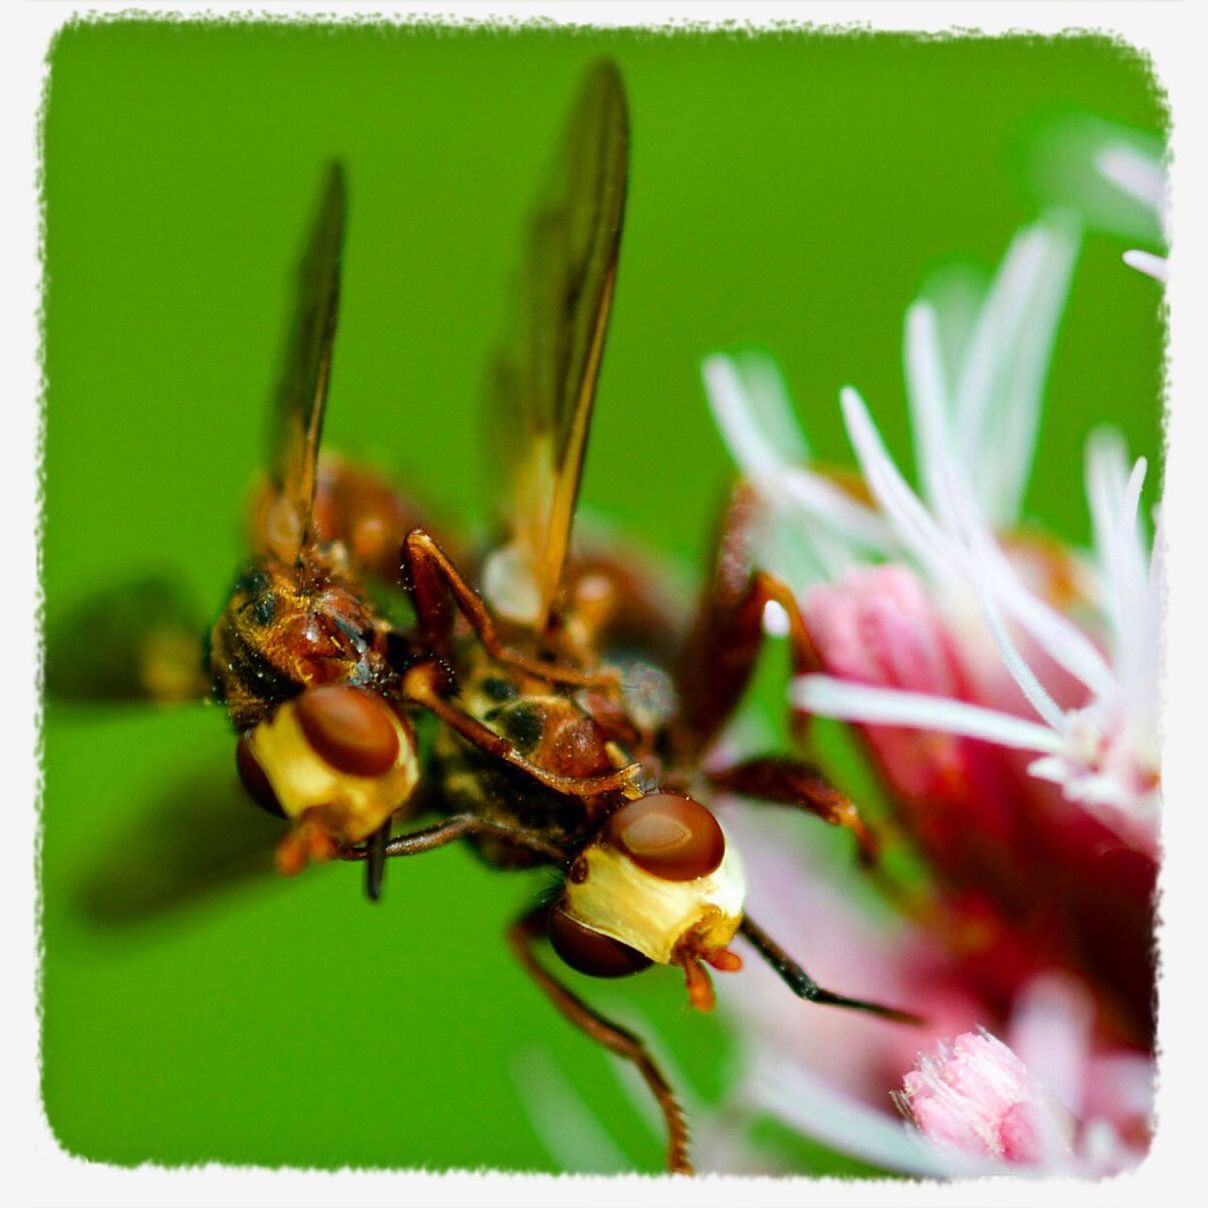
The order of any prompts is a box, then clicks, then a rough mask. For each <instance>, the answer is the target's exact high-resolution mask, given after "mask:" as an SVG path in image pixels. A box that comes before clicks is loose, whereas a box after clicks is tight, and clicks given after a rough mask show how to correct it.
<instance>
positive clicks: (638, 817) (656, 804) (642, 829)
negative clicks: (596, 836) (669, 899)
mask: <svg viewBox="0 0 1208 1208" xmlns="http://www.w3.org/2000/svg"><path fill="white" fill-rule="evenodd" d="M601 838H602V840H603V842H604V843H605V844H607V845H609V846H612V847H616V848H617V849H618V850H620V851H622V852H624V854H625V855H627V856H628V857H629V858H630V859H631V860H632V861H633V862H634V863H635V864H636V865H637V866H638V867H639V868H641V869H644V870H645V871H646V872H648V873H650V874H651V875H652V876H655V877H660V878H662V879H663V880H664V881H695V880H696V879H697V878H698V877H707V876H708V875H709V874H710V873H711V872H714V871H716V870H717V868H718V867H719V866H720V865H721V862H722V857H723V856H724V855H725V854H726V839H725V836H724V835H723V834H722V829H721V826H720V825H719V824H718V821H717V819H716V818H714V817H713V815H712V814H711V813H710V812H709V811H708V810H707V809H705V807H704V806H703V805H701V804H700V803H699V802H697V801H693V800H692V798H691V797H680V796H677V795H676V794H675V793H653V794H651V795H650V796H649V797H641V798H639V799H638V800H637V801H632V802H630V803H629V804H628V805H625V806H623V807H622V808H621V809H619V810H617V812H616V813H615V814H613V815H612V817H611V818H609V819H608V822H607V824H606V825H605V828H604V833H603V835H602V836H601Z"/></svg>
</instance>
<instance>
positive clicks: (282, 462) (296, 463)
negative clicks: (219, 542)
mask: <svg viewBox="0 0 1208 1208" xmlns="http://www.w3.org/2000/svg"><path fill="white" fill-rule="evenodd" d="M344 216H345V194H344V173H343V169H342V168H341V167H340V165H339V164H337V163H333V164H331V165H330V167H329V168H328V170H327V175H326V178H325V181H324V186H323V194H322V198H321V200H320V203H319V209H318V214H317V216H316V218H315V222H314V226H313V228H312V230H311V235H310V241H309V243H308V245H307V249H306V254H305V256H304V258H303V260H302V264H301V266H300V269H299V274H298V301H297V307H296V309H295V312H294V318H293V326H292V329H291V331H290V336H289V343H288V345H287V347H286V358H285V368H284V372H283V373H282V375H281V382H280V386H279V388H278V395H277V407H276V412H275V414H274V417H273V433H272V452H271V462H270V474H271V486H272V488H273V490H274V492H275V494H276V501H275V503H274V506H273V508H272V513H271V516H270V518H269V521H268V523H267V524H266V525H265V535H264V540H265V543H266V544H267V545H268V546H269V548H270V550H271V551H272V552H273V553H275V554H277V555H278V556H279V557H281V558H283V559H285V560H289V559H292V558H293V557H294V555H295V554H297V552H298V550H299V549H301V547H302V546H303V545H304V544H305V543H306V541H307V540H308V539H309V538H310V537H311V535H312V534H311V532H310V528H311V511H312V508H313V507H314V498H315V485H316V481H317V477H318V459H319V438H320V436H321V435H322V430H323V411H324V408H325V406H326V402H327V387H328V382H329V380H330V376H331V350H332V344H333V342H334V340H335V333H336V313H337V310H338V306H339V296H340V254H341V249H342V247H343V242H344Z"/></svg>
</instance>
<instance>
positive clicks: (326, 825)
mask: <svg viewBox="0 0 1208 1208" xmlns="http://www.w3.org/2000/svg"><path fill="white" fill-rule="evenodd" d="M237 762H238V766H239V772H240V776H241V778H242V780H243V782H244V785H245V786H246V787H247V789H248V791H249V793H250V794H251V796H252V797H253V799H255V800H256V801H257V802H258V803H259V804H261V805H263V806H264V807H265V808H266V809H269V810H271V811H273V812H274V813H279V814H281V815H282V816H283V817H285V818H287V819H289V820H290V821H291V822H293V823H294V828H293V830H292V831H291V833H290V835H289V836H288V837H287V838H286V840H285V841H284V843H283V844H282V846H281V848H280V849H279V851H278V864H279V865H280V866H281V868H282V869H283V871H286V872H296V871H297V870H298V869H299V868H301V867H302V865H303V864H305V863H306V861H307V860H308V859H322V858H324V857H325V856H327V855H330V854H331V847H332V845H334V844H345V843H359V842H361V841H363V840H364V839H367V838H368V837H369V836H370V835H372V834H373V833H374V832H375V831H377V830H379V829H380V828H381V827H382V826H384V825H385V824H386V823H387V822H388V821H389V819H390V817H391V815H393V814H394V813H395V812H397V811H398V810H399V809H401V808H402V807H403V806H405V805H406V804H407V802H408V801H409V799H410V797H411V794H412V792H413V791H414V789H415V786H416V784H417V783H418V781H419V760H418V757H417V753H416V746H415V736H414V734H413V733H412V730H411V726H410V725H409V724H408V722H407V721H406V719H405V718H403V717H402V716H401V715H400V714H399V713H398V712H396V711H395V709H394V708H393V707H392V706H391V705H390V704H389V702H387V701H386V700H385V699H383V698H382V697H380V696H378V695H377V694H375V693H372V692H368V691H364V690H362V689H359V688H352V687H349V686H348V685H345V684H336V685H328V686H326V687H319V688H311V689H309V690H307V691H306V692H303V693H302V694H301V695H299V696H296V697H294V698H293V699H292V700H289V701H286V702H285V703H284V704H283V705H281V706H280V708H278V709H277V711H276V712H275V713H274V714H273V716H272V717H271V718H269V720H267V721H263V722H261V723H260V724H259V725H257V726H256V727H255V728H254V729H253V730H252V731H251V732H250V733H249V734H247V735H245V736H244V738H242V739H241V740H240V743H239V750H238V754H237Z"/></svg>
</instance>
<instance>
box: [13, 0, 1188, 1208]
mask: <svg viewBox="0 0 1208 1208" xmlns="http://www.w3.org/2000/svg"><path fill="white" fill-rule="evenodd" d="M1196 8H1197V6H1196V5H1193V4H1183V3H1178V2H1176V0H1163V2H1157V3H1155V2H1153V0H1149V2H1142V0H1052V2H1042V0H1031V2H1026V0H982V2H981V3H971V2H969V0H930V2H914V0H880V2H879V3H878V2H875V0H873V2H861V0H852V2H849V3H833V2H831V3H796V4H794V3H759V2H758V0H753V2H750V3H747V4H745V5H738V4H726V3H718V2H686V0H683V2H680V3H673V2H666V0H665V2H663V3H639V2H637V0H629V2H623V0H617V2H615V3H592V2H583V3H574V4H570V3H556V2H554V0H548V2H547V3H545V4H536V3H528V4H525V3H507V2H503V3H473V2H463V3H447V4H440V3H429V4H428V5H422V4H421V5H415V4H407V3H389V2H388V0H384V2H382V3H378V4H363V3H357V2H352V3H348V2H335V3H327V4H324V3H314V4H302V3H296V2H284V0H278V2H274V0H269V2H268V3H262V4H260V5H258V6H256V7H245V6H241V5H235V4H221V3H212V4H192V3H170V2H168V3H158V4H145V3H133V2H130V0H128V2H126V3H113V4H106V3H99V4H92V5H80V4H76V3H69V2H66V0H24V2H23V3H20V4H11V5H9V6H6V7H5V9H4V12H3V29H4V33H3V37H2V38H0V44H2V49H0V89H2V90H3V99H4V108H3V114H4V117H3V124H2V128H3V137H4V143H3V158H2V159H0V163H3V164H4V166H5V171H4V177H5V181H6V187H5V190H4V194H3V199H4V213H3V220H4V221H3V223H2V224H0V231H2V232H3V234H2V238H3V241H4V248H5V250H4V255H3V258H0V264H2V265H3V266H4V282H3V291H2V292H3V312H2V313H0V320H2V327H0V330H3V331H4V332H5V333H6V339H5V349H6V351H7V352H8V353H9V355H8V357H7V362H8V363H7V365H6V378H5V387H6V389H5V393H6V394H7V395H8V396H9V405H8V407H7V412H8V414H7V415H6V425H7V426H8V431H7V434H6V437H5V440H4V442H3V447H2V449H0V458H2V459H3V460H2V463H0V466H2V469H0V489H2V490H3V500H2V502H3V508H2V512H0V514H3V516H4V525H5V532H4V536H5V541H4V545H3V547H2V548H4V549H5V551H7V554H8V558H7V562H8V566H6V572H8V573H10V574H11V575H12V576H13V577H14V578H15V579H16V582H15V583H14V584H13V586H12V588H11V589H10V590H9V591H8V592H6V593H5V595H4V620H5V632H6V634H8V635H9V642H8V646H9V656H8V657H9V660H10V662H9V665H8V667H7V668H6V672H7V682H8V683H9V684H10V685H17V687H16V688H15V689H14V690H13V691H12V706H11V708H9V709H8V710H6V712H7V714H8V716H7V717H6V718H5V732H6V734H7V735H8V741H7V742H6V750H5V755H6V759H7V763H8V766H10V767H11V768H12V778H11V781H10V791H9V793H8V794H6V796H7V797H8V800H7V802H6V809H7V817H6V826H5V835H4V842H3V845H2V850H3V859H4V862H5V867H4V876H3V878H2V879H0V901H2V905H3V909H2V912H0V918H2V919H3V942H4V962H3V968H4V970H5V971H6V974H7V976H6V979H5V980H6V982H7V988H6V990H5V993H4V996H3V999H2V1000H0V1011H2V1012H3V1014H2V1027H0V1034H2V1035H3V1037H4V1041H5V1049H6V1051H5V1054H4V1058H3V1061H2V1063H0V1070H3V1071H4V1072H3V1075H0V1080H2V1082H3V1087H2V1092H0V1094H2V1098H0V1103H2V1110H3V1115H2V1116H0V1137H3V1140H4V1146H3V1148H4V1156H5V1163H4V1179H3V1182H4V1185H5V1186H7V1187H8V1188H9V1194H10V1197H11V1199H10V1202H16V1203H29V1204H35V1205H43V1204H61V1203H72V1204H77V1203H86V1204H114V1205H142V1204H147V1205H159V1204H164V1203H172V1204H177V1205H193V1204H198V1205H201V1204H214V1203H218V1202H222V1203H224V1204H230V1203H246V1202H255V1203H257V1204H263V1205H277V1204H280V1205H283V1206H288V1208H305V1206H307V1205H326V1204H337V1203H338V1204H365V1205H377V1204H390V1203H396V1202H398V1201H399V1200H401V1199H406V1200H407V1201H409V1202H419V1203H425V1204H429V1203H431V1204H453V1203H465V1202H467V1201H482V1202H487V1201H489V1202H491V1203H502V1204H509V1203H515V1204H524V1205H541V1204H559V1205H562V1204H565V1203H566V1201H567V1200H568V1199H571V1200H573V1201H574V1203H575V1208H579V1206H580V1205H582V1206H587V1205H593V1204H606V1203H613V1202H615V1201H616V1200H617V1199H618V1198H620V1197H621V1196H624V1198H625V1199H626V1200H627V1201H631V1202H633V1203H635V1204H636V1203H641V1202H646V1201H651V1202H654V1201H657V1202H659V1203H662V1204H684V1205H687V1204H691V1205H693V1208H698V1206H699V1205H701V1204H705V1203H714V1202H716V1203H722V1202H726V1201H729V1200H730V1199H732V1198H733V1197H734V1196H735V1195H736V1194H738V1195H740V1196H741V1198H742V1199H743V1200H745V1201H748V1202H755V1201H758V1202H760V1203H766V1204H785V1205H789V1204H792V1205H799V1204H802V1203H806V1202H808V1203H810V1204H811V1205H822V1204H827V1205H830V1204H834V1205H857V1204H859V1205H867V1204H903V1205H927V1206H931V1205H962V1206H963V1205H970V1204H975V1203H976V1204H987V1205H1014V1204H1019V1203H1021V1202H1027V1203H1033V1204H1049V1203H1053V1204H1058V1203H1060V1204H1062V1205H1064V1204H1069V1203H1081V1204H1104V1205H1114V1204H1120V1205H1128V1206H1129V1208H1132V1206H1133V1205H1135V1204H1136V1203H1137V1202H1138V1201H1140V1200H1142V1199H1143V1197H1152V1196H1158V1197H1162V1199H1163V1200H1165V1198H1166V1195H1167V1194H1168V1193H1172V1192H1174V1191H1175V1188H1176V1187H1179V1188H1181V1187H1182V1180H1183V1178H1184V1177H1188V1183H1189V1185H1190V1186H1195V1185H1197V1184H1196V1182H1195V1181H1194V1172H1195V1168H1194V1166H1193V1163H1194V1161H1195V1160H1196V1158H1197V1157H1199V1156H1201V1155H1200V1154H1199V1153H1198V1152H1197V1150H1196V1145H1197V1143H1199V1144H1203V1142H1202V1140H1201V1133H1202V1132H1203V1125H1202V1124H1201V1120H1202V1119H1203V1112H1204V1103H1203V1099H1204V1096H1205V1092H1206V1090H1208V1079H1206V1078H1205V1074H1206V1073H1208V1070H1206V1068H1205V1067H1206V1057H1205V1050H1206V1049H1208V1045H1205V1044H1204V1042H1203V1040H1202V1036H1203V1025H1202V1023H1201V1018H1202V1014H1203V1007H1204V982H1205V980H1206V979H1205V976H1204V961H1203V952H1204V942H1203V938H1202V932H1200V931H1199V930H1198V927H1197V924H1198V923H1199V921H1200V917H1201V916H1202V911H1203V909H1204V896H1205V895H1204V888H1203V886H1204V885H1205V884H1208V877H1206V876H1205V874H1204V871H1203V869H1202V867H1201V866H1202V864H1203V862H1204V860H1205V857H1206V855H1208V842H1206V840H1208V811H1206V810H1205V808H1204V806H1203V804H1201V802H1202V800H1203V797H1204V793H1203V790H1202V787H1201V786H1202V781H1203V773H1202V772H1201V770H1200V769H1199V768H1198V766H1197V765H1196V764H1195V758H1196V755H1197V752H1198V750H1200V749H1202V748H1203V745H1204V739H1203V737H1202V735H1201V734H1200V730H1201V728H1202V725H1203V721H1202V714H1201V713H1200V712H1199V711H1198V710H1197V709H1196V708H1195V707H1194V702H1195V700H1196V699H1197V690H1198V689H1199V688H1200V686H1201V685H1203V684H1204V683H1205V682H1208V665H1206V663H1208V660H1206V659H1205V652H1204V641H1203V633H1204V627H1205V626H1204V605H1203V601H1202V598H1197V597H1196V594H1195V591H1196V583H1197V582H1198V581H1199V580H1200V579H1201V578H1208V569H1206V568H1205V567H1204V565H1203V563H1204V558H1203V551H1204V549H1205V544H1204V540H1203V513H1204V508H1205V504H1206V502H1208V500H1206V498H1205V490H1206V488H1208V475H1205V473H1204V472H1203V471H1202V470H1201V471H1200V472H1198V473H1197V472H1196V470H1195V462H1194V458H1195V457H1196V456H1197V454H1198V452H1199V451H1200V450H1203V449H1204V448H1205V447H1206V445H1208V441H1206V435H1208V433H1206V426H1208V391H1206V390H1205V373H1204V361H1205V350H1206V349H1208V331H1206V330H1205V328H1206V327H1208V323H1206V318H1208V316H1206V315H1205V311H1204V309H1203V297H1202V289H1201V283H1202V282H1203V280H1204V279H1205V278H1204V272H1203V270H1204V235H1205V231H1208V221H1203V220H1201V221H1199V222H1196V221H1195V220H1194V219H1192V218H1191V217H1187V218H1184V216H1185V215H1186V216H1191V215H1208V198H1206V197H1205V185H1204V159H1205V154H1204V148H1205V147H1208V130H1206V128H1205V127H1206V126H1208V120H1206V119H1208V105H1206V104H1205V76H1206V75H1208V69H1206V68H1205V65H1204V62H1203V51H1202V47H1203V42H1202V39H1201V38H1197V36H1196V34H1195V32H1194V31H1195V29H1196V25H1195V17H1196V15H1197V13H1196ZM135 9H137V10H139V11H146V12H152V13H180V14H185V15H196V16H199V17H200V16H222V15H229V16H246V17H256V16H270V17H284V16H287V15H293V16H304V17H309V18H315V17H320V16H324V15H327V16H334V17H337V18H344V19H347V18H352V17H358V16H359V17H366V16H376V17H384V18H386V19H388V20H405V19H407V18H408V17H419V16H424V17H438V18H440V19H451V20H471V21H481V22H486V21H490V20H502V21H505V22H506V21H521V20H525V19H529V18H533V17H542V18H545V19H548V20H553V21H555V22H557V23H559V24H591V25H614V26H617V25H624V26H632V25H656V24H657V25H665V24H717V23H720V22H722V21H727V20H739V21H741V22H744V23H751V24H753V25H761V26H762V25H770V24H774V23H779V22H786V21H791V22H794V23H808V24H811V25H819V26H825V25H833V26H840V25H843V26H850V25H864V26H865V27H872V28H878V29H897V30H910V31H932V32H944V31H953V30H970V29H976V30H978V31H980V32H984V33H987V34H997V33H1005V32H1008V31H1012V30H1015V31H1019V30H1027V31H1034V32H1037V33H1041V34H1051V33H1059V32H1061V31H1063V30H1069V29H1093V30H1097V31H1100V32H1105V33H1110V34H1113V35H1118V36H1121V37H1123V38H1124V39H1126V40H1127V41H1128V42H1129V43H1131V44H1132V45H1133V46H1134V47H1136V48H1137V49H1139V50H1142V51H1144V52H1146V53H1147V54H1148V55H1150V56H1151V58H1152V60H1153V62H1154V65H1155V68H1156V71H1157V75H1158V78H1159V81H1160V83H1161V84H1162V85H1163V86H1164V87H1165V89H1166V91H1167V94H1168V98H1169V103H1170V107H1171V112H1172V115H1173V122H1174V133H1173V166H1172V191H1173V214H1172V226H1173V246H1174V255H1173V260H1172V273H1171V281H1170V285H1169V287H1168V299H1169V302H1170V308H1171V322H1170V348H1169V356H1170V360H1169V368H1170V382H1171V385H1170V400H1169V409H1168V415H1167V441H1168V447H1167V462H1166V509H1167V533H1168V541H1169V549H1170V557H1169V582H1170V601H1169V608H1168V614H1167V634H1168V649H1169V650H1170V651H1172V652H1173V657H1168V659H1167V676H1166V693H1167V697H1166V699H1167V707H1166V716H1167V720H1166V725H1165V765H1164V774H1165V781H1164V782H1165V790H1166V800H1167V803H1168V806H1167V809H1168V816H1167V818H1166V820H1165V826H1164V836H1165V844H1166V859H1165V865H1164V868H1163V874H1162V881H1161V885H1162V898H1161V909H1162V915H1163V919H1164V925H1163V931H1162V949H1163V965H1164V967H1163V977H1162V982H1161V994H1162V1010H1161V1021H1160V1022H1161V1026H1160V1043H1161V1049H1162V1059H1161V1064H1160V1072H1161V1079H1160V1086H1159V1095H1158V1113H1159V1128H1158V1133H1157V1138H1156V1140H1155V1143H1154V1147H1153V1152H1152V1154H1151V1156H1150V1158H1149V1159H1148V1160H1147V1161H1146V1163H1145V1164H1144V1165H1143V1166H1142V1167H1141V1169H1140V1170H1139V1171H1137V1172H1135V1173H1133V1174H1131V1175H1128V1176H1123V1177H1120V1178H1118V1179H1115V1180H1111V1181H1107V1182H1103V1183H1100V1184H1071V1183H1063V1182H1056V1181H1053V1180H1046V1181H1031V1182H1029V1181H1024V1180H1019V1179H999V1180H992V1181H986V1180H983V1181H982V1182H979V1183H977V1184H970V1183H967V1182H966V1183H956V1184H952V1185H937V1184H929V1183H926V1184H908V1183H868V1182H863V1181H853V1182H846V1181H837V1180H828V1181H803V1180H798V1179H776V1180H772V1179H760V1180H745V1181H744V1185H743V1186H742V1188H741V1189H739V1188H737V1187H736V1186H734V1185H733V1181H732V1180H730V1179H721V1178H717V1177H713V1178H709V1179H698V1180H694V1181H691V1182H689V1181H687V1180H672V1179H661V1180H656V1179H640V1178H637V1177H626V1178H625V1179H624V1180H623V1181H620V1182H619V1181H618V1180H616V1179H611V1180H609V1179H602V1178H582V1177H580V1178H575V1179H574V1180H573V1186H572V1185H568V1183H567V1180H566V1178H562V1179H554V1178H549V1177H537V1176H523V1175H496V1174H487V1175H471V1174H450V1175H431V1174H423V1173H395V1172H388V1171H340V1172H333V1173H320V1172H307V1171H297V1170H284V1171H274V1170H267V1169H249V1168H233V1167H218V1166H211V1167H207V1168H204V1169H189V1170H165V1169H160V1168H153V1167H142V1168H139V1169H136V1170H125V1169H119V1168H114V1167H106V1166H101V1165H97V1164H93V1163H88V1162H85V1161H82V1160H79V1159H75V1158H71V1157H69V1156H67V1155H66V1154H64V1153H63V1152H62V1151H61V1150H60V1149H59V1147H58V1145H57V1144H56V1143H55V1141H54V1139H53V1137H52V1136H51V1133H50V1130H49V1128H48V1126H47V1123H46V1119H45V1116H44V1114H43V1111H42V1103H41V1097H40V1094H39V1086H38V1083H39V1061H38V1046H39V1019H38V1010H39V1006H38V1001H37V996H36V989H37V980H36V973H37V959H38V953H37V950H36V940H35V939H34V937H35V930H34V928H35V905H36V896H35V895H36V881H35V865H36V861H35V859H31V853H34V852H35V850H36V846H35V845H36V843H37V816H36V812H35V810H34V809H33V808H32V806H33V803H34V802H35V800H36V793H37V777H38V765H37V758H36V743H37V718H36V709H37V700H36V696H35V693H34V687H35V674H36V651H37V643H38V637H37V630H36V620H35V617H34V615H33V610H31V609H30V608H29V606H28V605H29V601H31V600H33V601H34V602H35V608H36V606H37V602H38V601H39V587H38V580H37V533H36V528H35V524H36V495H37V480H36V473H35V466H36V463H35V458H36V453H35V452H34V451H35V450H36V449H37V445H38V440H39V426H40V411H39V403H38V398H39V393H40V368H39V364H38V360H37V350H38V341H39V327H38V323H39V313H38V308H39V296H40V295H39V291H40V279H41V267H40V264H39V260H38V239H39V222H40V215H39V211H38V196H37V191H36V188H34V187H31V182H34V181H35V180H36V174H37V171H38V160H37V152H38V147H37V137H38V121H39V116H38V114H39V109H40V106H41V103H42V90H43V82H44V71H45V64H44V58H45V55H46V52H47V49H48V47H49V43H50V40H51V38H52V36H53V34H54V31H55V30H56V29H57V28H58V27H59V26H61V25H62V24H63V23H64V22H65V21H67V20H68V19H69V18H70V17H71V16H73V15H75V14H88V13H117V12H121V11H131V10H135ZM1091 402H1092V405H1093V400H1092V401H1091ZM30 700H32V701H33V704H34V707H33V708H26V707H25V706H26V702H27V701H30ZM1171 1198H1172V1199H1181V1198H1182V1197H1181V1196H1177V1195H1174V1196H1172V1197H1171Z"/></svg>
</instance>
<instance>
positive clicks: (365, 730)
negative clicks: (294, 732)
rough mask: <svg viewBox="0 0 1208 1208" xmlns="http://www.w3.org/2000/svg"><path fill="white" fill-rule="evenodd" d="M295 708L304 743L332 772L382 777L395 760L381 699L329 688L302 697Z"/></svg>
mask: <svg viewBox="0 0 1208 1208" xmlns="http://www.w3.org/2000/svg"><path fill="white" fill-rule="evenodd" d="M294 707H295V712H296V716H297V718H298V723H299V725H301V727H302V733H303V734H305V735H306V739H307V741H308V742H309V743H310V744H311V746H312V747H314V749H315V752H316V753H317V754H318V755H320V756H321V757H322V758H323V759H325V760H326V761H327V762H328V763H329V764H331V766H332V767H333V768H335V769H336V771H338V772H346V773H347V774H348V775H350V776H383V775H385V773H387V772H388V771H390V769H391V768H392V767H393V766H394V764H395V761H396V760H397V759H398V754H399V739H398V731H397V729H396V728H395V726H394V725H393V723H392V721H391V716H390V707H389V706H388V705H387V704H386V703H385V701H383V700H382V699H381V698H380V697H377V696H374V695H372V694H371V693H368V692H362V691H360V690H359V689H356V688H349V687H347V686H346V685H343V684H329V685H326V686H324V687H322V688H311V689H308V690H307V691H306V692H303V693H302V695H301V696H299V697H298V698H297V700H296V702H295V705H294Z"/></svg>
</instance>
